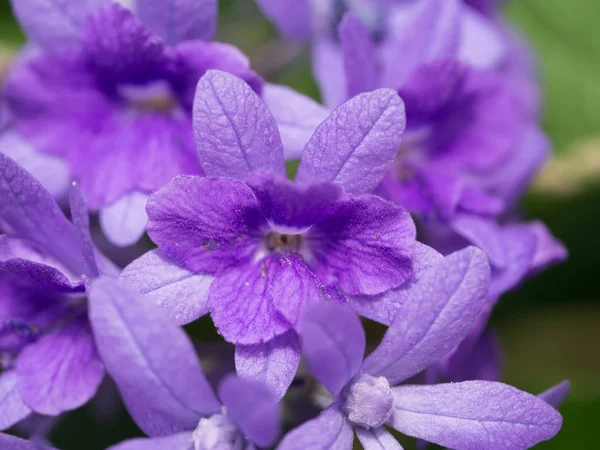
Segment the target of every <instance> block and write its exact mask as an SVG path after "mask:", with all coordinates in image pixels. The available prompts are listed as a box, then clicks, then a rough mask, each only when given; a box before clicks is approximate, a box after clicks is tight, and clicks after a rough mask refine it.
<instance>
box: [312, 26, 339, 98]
mask: <svg viewBox="0 0 600 450" xmlns="http://www.w3.org/2000/svg"><path fill="white" fill-rule="evenodd" d="M312 62H313V71H314V73H315V77H316V80H317V83H318V84H319V88H320V91H321V97H322V98H323V103H324V104H325V105H327V107H329V108H337V107H338V106H340V104H342V103H343V102H344V100H347V97H346V74H345V73H344V58H343V56H342V51H341V49H340V48H339V44H338V43H337V42H335V41H333V40H332V39H330V38H328V37H319V38H317V39H316V41H315V42H314V44H313V49H312Z"/></svg>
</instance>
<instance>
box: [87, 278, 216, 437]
mask: <svg viewBox="0 0 600 450" xmlns="http://www.w3.org/2000/svg"><path fill="white" fill-rule="evenodd" d="M90 320H91V322H92V327H93V329H94V336H95V337H96V343H97V345H98V350H99V351H100V354H101V355H102V358H103V360H104V363H105V364H106V367H107V369H108V371H109V373H110V374H111V376H112V377H113V378H114V380H115V382H116V383H117V385H118V387H119V390H120V392H121V395H122V396H123V399H124V401H125V404H126V405H127V408H128V410H129V412H130V413H131V415H132V417H133V418H134V420H135V421H136V423H137V424H138V425H139V426H140V428H142V429H143V430H144V431H145V432H146V434H148V435H149V436H152V437H156V436H165V435H169V434H172V433H173V432H176V431H183V430H190V429H193V428H194V427H195V426H196V424H197V423H198V420H199V419H200V418H201V417H203V416H206V415H210V414H212V413H216V412H218V411H219V410H220V406H219V403H218V402H217V399H216V398H215V396H214V393H213V392H212V389H211V388H210V386H209V384H208V382H207V381H206V378H205V377H204V374H203V373H202V369H201V367H200V364H199V362H198V359H197V357H196V352H195V350H194V347H193V345H192V343H191V342H190V341H189V339H188V337H187V336H186V334H185V333H184V332H183V330H181V329H179V328H178V327H177V326H176V325H175V324H173V323H172V322H171V320H170V319H169V318H168V317H165V315H164V314H163V313H162V311H160V310H159V309H158V307H157V306H156V305H153V304H152V303H150V302H147V301H143V299H142V298H141V297H140V296H139V294H137V293H135V292H133V291H131V290H129V289H127V288H126V287H124V286H123V285H122V284H121V283H120V282H118V281H117V280H114V279H112V278H108V277H104V278H100V279H98V280H96V281H94V282H93V283H92V288H91V292H90Z"/></svg>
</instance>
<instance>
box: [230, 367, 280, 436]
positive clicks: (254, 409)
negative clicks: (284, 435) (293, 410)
mask: <svg viewBox="0 0 600 450" xmlns="http://www.w3.org/2000/svg"><path fill="white" fill-rule="evenodd" d="M219 398H220V399H221V401H222V402H223V406H225V408H226V411H227V416H228V417H229V418H230V419H231V420H233V422H234V423H235V424H236V425H237V426H238V427H239V428H240V430H241V431H242V432H243V433H244V436H246V437H248V438H249V439H250V441H251V442H252V443H254V444H256V445H258V446H259V447H270V446H271V445H273V443H274V442H275V439H277V436H278V435H279V425H280V424H279V406H278V405H277V399H276V398H275V396H274V395H273V393H272V392H271V391H270V390H269V388H268V387H267V386H265V385H264V384H262V383H258V382H255V381H251V380H245V379H243V378H238V377H236V376H233V375H231V376H228V377H227V378H225V379H224V380H223V381H221V384H220V385H219Z"/></svg>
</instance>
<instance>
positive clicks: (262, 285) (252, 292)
mask: <svg viewBox="0 0 600 450" xmlns="http://www.w3.org/2000/svg"><path fill="white" fill-rule="evenodd" d="M277 268H278V264H277V262H276V260H274V259H272V258H264V259H262V260H261V261H258V262H256V263H251V264H247V265H244V266H241V267H239V268H237V269H233V270H230V271H229V272H226V273H224V274H222V275H220V276H218V277H217V278H216V279H215V281H213V283H212V285H211V287H210V293H209V300H208V301H209V305H210V310H211V317H212V319H213V322H214V324H215V326H216V327H217V329H218V330H219V333H221V334H222V335H223V337H224V338H225V340H226V341H228V342H231V343H234V344H243V345H250V344H258V343H261V342H267V341H269V340H270V339H273V338H274V337H276V336H279V335H281V334H283V333H285V332H286V331H288V330H289V329H291V328H292V324H290V323H289V322H288V321H287V320H286V319H285V318H284V317H283V316H282V315H281V314H280V313H279V312H278V311H277V309H276V308H275V305H274V304H273V300H272V299H271V296H270V295H269V286H270V284H271V280H272V279H273V274H274V272H275V270H277Z"/></svg>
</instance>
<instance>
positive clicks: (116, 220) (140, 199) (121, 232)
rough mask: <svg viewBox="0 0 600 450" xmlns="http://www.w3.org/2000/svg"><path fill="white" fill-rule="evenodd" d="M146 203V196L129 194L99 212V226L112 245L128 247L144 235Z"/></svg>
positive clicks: (137, 193) (146, 215)
mask: <svg viewBox="0 0 600 450" xmlns="http://www.w3.org/2000/svg"><path fill="white" fill-rule="evenodd" d="M147 202H148V195H147V194H144V193H142V192H131V193H129V194H126V195H124V196H123V197H121V198H119V199H118V200H116V201H115V202H114V203H112V204H110V205H108V206H107V207H105V208H103V209H101V210H100V226H101V227H102V231H103V232H104V234H105V235H106V237H107V238H108V240H109V241H110V242H111V243H112V244H114V245H116V246H118V247H128V246H130V245H133V244H135V243H136V242H137V241H138V240H139V239H140V238H141V237H142V236H143V235H144V233H145V232H146V223H147V222H148V214H146V203H147Z"/></svg>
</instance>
